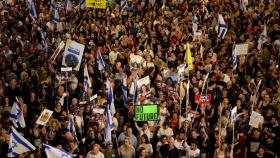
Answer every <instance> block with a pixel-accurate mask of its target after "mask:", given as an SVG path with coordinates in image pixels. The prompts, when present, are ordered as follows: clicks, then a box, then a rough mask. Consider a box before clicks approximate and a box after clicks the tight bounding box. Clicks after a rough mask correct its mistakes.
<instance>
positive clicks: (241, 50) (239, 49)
mask: <svg viewBox="0 0 280 158" xmlns="http://www.w3.org/2000/svg"><path fill="white" fill-rule="evenodd" d="M235 51H236V55H247V54H248V51H249V45H248V44H236V45H235Z"/></svg>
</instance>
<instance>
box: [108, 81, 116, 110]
mask: <svg viewBox="0 0 280 158" xmlns="http://www.w3.org/2000/svg"><path fill="white" fill-rule="evenodd" d="M106 88H107V91H108V104H109V107H110V111H111V113H112V115H114V114H115V113H116V109H115V104H114V93H113V88H112V85H111V82H110V80H109V79H107V81H106Z"/></svg>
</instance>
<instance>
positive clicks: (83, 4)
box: [80, 0, 86, 11]
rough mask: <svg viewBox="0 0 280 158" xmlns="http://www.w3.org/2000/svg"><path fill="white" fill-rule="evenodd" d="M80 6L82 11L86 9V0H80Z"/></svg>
mask: <svg viewBox="0 0 280 158" xmlns="http://www.w3.org/2000/svg"><path fill="white" fill-rule="evenodd" d="M80 5H81V6H80V7H81V10H82V11H85V10H86V0H80Z"/></svg>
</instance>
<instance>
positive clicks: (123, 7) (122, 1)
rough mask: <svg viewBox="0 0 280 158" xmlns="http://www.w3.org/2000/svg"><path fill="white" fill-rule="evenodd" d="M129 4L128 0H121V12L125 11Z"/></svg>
mask: <svg viewBox="0 0 280 158" xmlns="http://www.w3.org/2000/svg"><path fill="white" fill-rule="evenodd" d="M126 6H127V0H121V13H122V12H123V11H124V9H125V7H126Z"/></svg>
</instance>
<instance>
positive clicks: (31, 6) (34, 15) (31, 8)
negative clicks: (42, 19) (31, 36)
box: [27, 0, 38, 20]
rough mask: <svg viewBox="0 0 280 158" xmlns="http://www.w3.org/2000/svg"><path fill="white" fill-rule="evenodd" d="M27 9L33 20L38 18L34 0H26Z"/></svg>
mask: <svg viewBox="0 0 280 158" xmlns="http://www.w3.org/2000/svg"><path fill="white" fill-rule="evenodd" d="M27 2H28V10H29V15H30V16H31V18H32V19H33V20H36V19H37V18H38V16H37V12H36V8H35V4H34V0H28V1H27Z"/></svg>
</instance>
